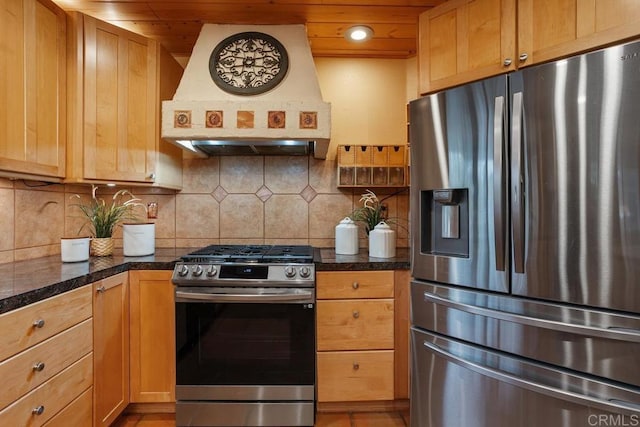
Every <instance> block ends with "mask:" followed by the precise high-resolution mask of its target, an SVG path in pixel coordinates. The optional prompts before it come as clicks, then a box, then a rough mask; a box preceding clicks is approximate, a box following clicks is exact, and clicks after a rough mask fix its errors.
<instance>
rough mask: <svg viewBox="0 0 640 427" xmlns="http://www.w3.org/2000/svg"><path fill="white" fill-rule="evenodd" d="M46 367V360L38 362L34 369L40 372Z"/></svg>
mask: <svg viewBox="0 0 640 427" xmlns="http://www.w3.org/2000/svg"><path fill="white" fill-rule="evenodd" d="M43 369H44V362H38V363H36V364H34V365H33V370H34V371H36V372H40V371H42V370H43Z"/></svg>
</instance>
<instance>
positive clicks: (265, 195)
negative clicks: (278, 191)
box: [256, 185, 273, 202]
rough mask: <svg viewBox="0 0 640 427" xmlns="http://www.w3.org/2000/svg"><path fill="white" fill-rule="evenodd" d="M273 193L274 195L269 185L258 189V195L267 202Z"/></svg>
mask: <svg viewBox="0 0 640 427" xmlns="http://www.w3.org/2000/svg"><path fill="white" fill-rule="evenodd" d="M272 195H273V192H272V191H271V190H269V188H268V187H265V186H264V185H263V186H262V187H260V189H259V190H258V191H256V196H258V198H259V199H260V200H262V201H263V202H266V201H267V200H269V198H270V197H271V196H272Z"/></svg>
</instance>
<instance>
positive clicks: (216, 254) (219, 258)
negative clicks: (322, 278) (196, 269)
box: [182, 245, 313, 264]
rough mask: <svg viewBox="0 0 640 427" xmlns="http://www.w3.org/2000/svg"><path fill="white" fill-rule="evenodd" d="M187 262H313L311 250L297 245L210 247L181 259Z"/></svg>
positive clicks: (308, 247)
mask: <svg viewBox="0 0 640 427" xmlns="http://www.w3.org/2000/svg"><path fill="white" fill-rule="evenodd" d="M182 260H183V261H188V262H209V263H219V262H225V263H229V262H233V263H273V264H282V263H295V264H306V263H311V262H313V248H312V247H311V246H302V245H300V246H298V245H289V246H281V245H246V246H245V245H211V246H207V247H204V248H202V249H198V250H197V251H195V252H191V253H190V254H188V255H185V256H183V257H182Z"/></svg>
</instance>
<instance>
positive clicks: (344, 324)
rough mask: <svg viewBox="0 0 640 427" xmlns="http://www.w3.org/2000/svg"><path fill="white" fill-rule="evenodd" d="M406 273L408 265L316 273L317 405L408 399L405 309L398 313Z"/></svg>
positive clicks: (404, 304) (402, 306)
mask: <svg viewBox="0 0 640 427" xmlns="http://www.w3.org/2000/svg"><path fill="white" fill-rule="evenodd" d="M408 278H409V273H408V270H407V271H406V272H404V273H403V272H401V271H396V272H394V271H344V272H342V271H320V272H317V273H316V288H317V295H318V301H317V319H316V325H317V351H318V352H317V370H318V403H319V404H320V405H321V407H320V409H321V410H322V407H323V406H322V405H323V404H327V403H332V404H333V403H337V404H340V403H341V402H342V403H350V404H355V403H365V402H372V401H377V402H383V401H384V402H392V404H393V402H395V401H397V400H405V401H406V399H408V397H409V394H408V382H409V380H408V366H409V363H408V357H409V349H408V343H409V341H408V335H409V330H408V327H409V323H408V314H407V313H399V312H398V309H401V310H403V311H405V310H407V309H408V303H407V302H406V301H405V300H406V299H407V298H408ZM396 281H398V283H396ZM404 288H407V289H404ZM405 359H406V360H405ZM341 408H342V409H348V407H344V406H342V407H341Z"/></svg>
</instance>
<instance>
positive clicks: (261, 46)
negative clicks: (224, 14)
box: [209, 32, 289, 95]
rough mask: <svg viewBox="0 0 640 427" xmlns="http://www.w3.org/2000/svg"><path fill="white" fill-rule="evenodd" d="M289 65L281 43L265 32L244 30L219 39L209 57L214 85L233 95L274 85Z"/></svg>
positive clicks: (258, 91) (266, 88)
mask: <svg viewBox="0 0 640 427" xmlns="http://www.w3.org/2000/svg"><path fill="white" fill-rule="evenodd" d="M288 69H289V58H288V56H287V51H286V50H285V48H284V46H282V44H281V43H280V42H279V41H278V40H276V39H275V38H273V37H271V36H270V35H268V34H264V33H258V32H246V33H238V34H234V35H232V36H230V37H227V38H226V39H224V40H222V41H221V42H220V43H218V45H217V46H216V47H215V48H214V49H213V52H212V53H211V57H210V58H209V73H210V74H211V78H212V79H213V81H214V82H215V84H216V85H218V87H219V88H220V89H222V90H224V91H225V92H229V93H233V94H235V95H257V94H260V93H264V92H267V91H269V90H271V89H273V88H274V87H276V86H277V85H278V84H280V82H281V81H282V79H283V78H284V76H285V75H286V74H287V70H288Z"/></svg>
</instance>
